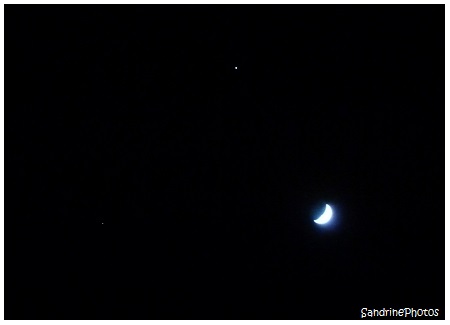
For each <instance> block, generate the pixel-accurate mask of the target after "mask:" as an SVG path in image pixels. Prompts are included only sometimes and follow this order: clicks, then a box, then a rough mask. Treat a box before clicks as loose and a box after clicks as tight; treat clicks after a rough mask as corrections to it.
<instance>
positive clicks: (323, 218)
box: [314, 204, 333, 225]
mask: <svg viewBox="0 0 450 325" xmlns="http://www.w3.org/2000/svg"><path fill="white" fill-rule="evenodd" d="M331 217H333V210H332V209H331V207H330V206H329V205H328V204H326V205H325V211H324V212H323V213H322V215H321V216H320V217H319V218H317V219H316V220H314V222H315V223H317V224H319V225H323V224H325V223H327V222H328V221H330V220H331Z"/></svg>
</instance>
